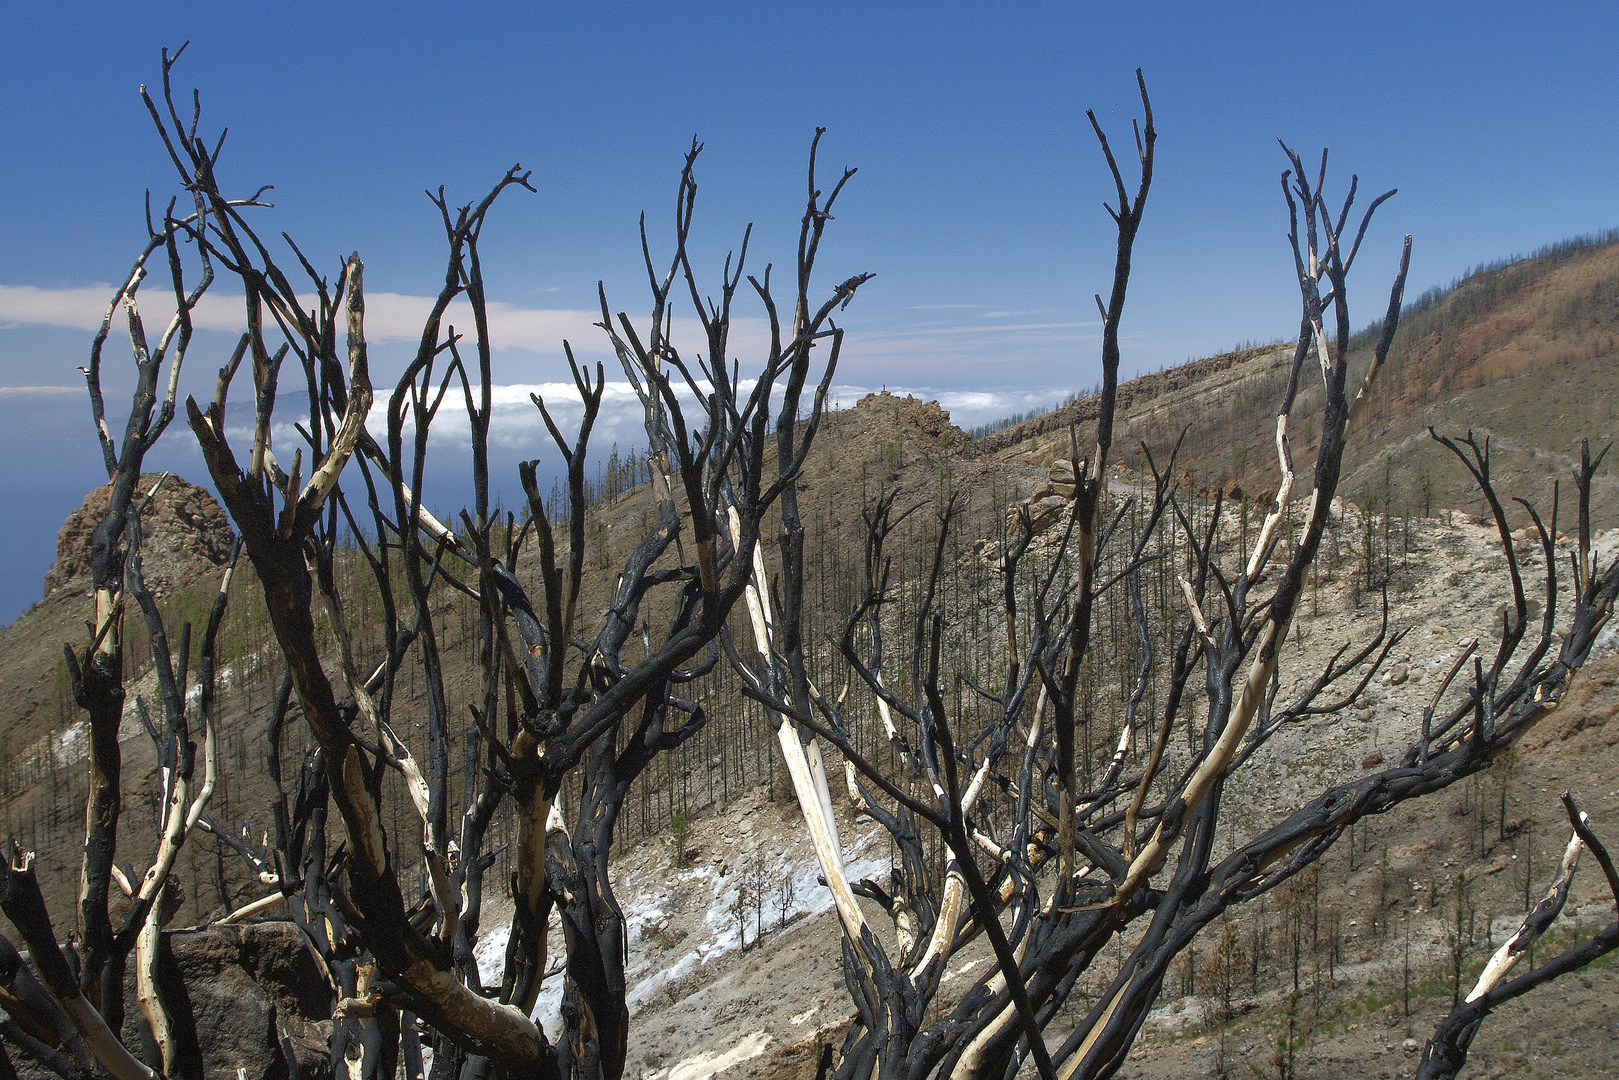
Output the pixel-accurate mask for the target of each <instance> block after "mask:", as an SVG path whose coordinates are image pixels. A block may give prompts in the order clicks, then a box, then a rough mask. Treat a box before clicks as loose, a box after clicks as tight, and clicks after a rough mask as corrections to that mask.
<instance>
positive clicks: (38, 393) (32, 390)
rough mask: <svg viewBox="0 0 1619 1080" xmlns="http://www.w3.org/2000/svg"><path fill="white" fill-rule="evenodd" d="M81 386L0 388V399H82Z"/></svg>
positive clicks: (82, 388)
mask: <svg viewBox="0 0 1619 1080" xmlns="http://www.w3.org/2000/svg"><path fill="white" fill-rule="evenodd" d="M84 396H85V388H84V387H82V386H0V398H13V399H22V398H65V397H84Z"/></svg>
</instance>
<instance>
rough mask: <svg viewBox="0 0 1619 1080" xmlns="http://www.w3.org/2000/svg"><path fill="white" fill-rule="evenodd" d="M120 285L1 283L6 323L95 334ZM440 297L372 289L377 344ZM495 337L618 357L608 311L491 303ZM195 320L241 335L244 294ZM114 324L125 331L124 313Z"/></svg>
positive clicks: (683, 322)
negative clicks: (605, 318) (602, 324)
mask: <svg viewBox="0 0 1619 1080" xmlns="http://www.w3.org/2000/svg"><path fill="white" fill-rule="evenodd" d="M154 284H155V283H154V282H153V281H149V282H148V284H147V285H146V287H145V288H143V289H142V290H140V292H139V293H138V306H139V308H140V311H141V315H142V319H143V321H144V322H145V324H146V334H147V338H148V340H155V339H156V337H157V335H158V334H159V333H160V332H161V327H162V326H164V325H166V324H167V322H168V320H169V319H170V318H171V317H172V316H173V314H174V297H173V295H172V294H170V293H168V292H166V291H164V290H162V289H160V288H155V287H154ZM113 292H114V287H113V286H112V285H109V284H105V283H96V284H92V285H83V286H76V287H73V288H60V289H54V288H40V287H38V286H35V285H0V327H15V326H57V327H63V328H66V329H71V330H84V331H92V332H93V331H94V330H96V329H97V328H98V327H99V326H100V325H101V320H102V318H103V317H104V315H105V314H106V310H107V303H108V301H110V300H111V299H112V296H113ZM434 299H435V298H434V297H430V296H411V295H409V294H406V293H395V292H368V293H366V297H365V328H366V338H367V340H368V341H372V342H384V341H398V342H415V341H418V340H419V339H420V338H421V334H422V326H423V324H424V323H425V321H426V319H427V316H428V313H429V312H431V311H432V308H433V303H434ZM299 300H300V303H302V304H303V305H304V306H305V307H308V308H312V307H314V305H315V297H314V295H313V294H310V295H308V296H301V297H300V298H299ZM487 314H488V319H489V339H490V344H491V346H492V347H493V348H494V349H496V350H501V351H504V350H507V349H524V350H527V351H530V352H537V353H560V352H561V351H562V342H563V341H564V340H566V341H568V342H569V344H570V345H572V346H573V349H574V352H575V353H576V354H584V355H589V356H611V355H612V346H611V344H610V343H609V341H608V339H607V335H606V334H605V333H603V332H602V330H601V329H600V328H599V327H597V326H596V323H597V322H598V321H600V319H601V312H600V311H594V310H583V309H574V308H533V307H521V306H519V305H516V304H511V303H507V302H504V301H498V300H497V301H491V302H490V303H489V306H488V311H487ZM191 320H192V324H193V325H194V326H196V327H197V328H199V329H203V330H217V331H221V332H223V333H240V332H241V331H242V330H243V329H244V328H245V327H246V325H247V316H246V311H245V310H244V307H243V303H242V300H241V299H240V297H239V296H235V295H229V294H227V293H225V292H223V291H217V292H212V293H209V294H208V295H206V296H204V297H203V298H202V300H201V302H200V303H198V305H197V307H196V308H195V309H194V310H193V312H192V316H191ZM443 322H444V326H445V327H446V328H448V327H451V326H453V327H455V328H456V330H457V331H458V332H460V333H462V334H464V335H468V336H470V334H471V332H472V328H473V320H472V306H471V305H470V304H468V303H467V302H466V301H465V300H457V301H455V302H454V303H452V304H451V305H450V307H449V309H448V310H447V311H446V312H445V315H444V320H443ZM114 324H115V327H116V328H117V329H118V330H119V332H120V333H121V332H122V329H123V326H124V320H123V318H122V316H119V317H118V318H116V319H115V320H114ZM767 330H768V324H767V323H766V321H765V320H764V319H759V318H739V319H733V320H732V328H731V341H732V343H733V344H734V345H735V346H736V347H737V348H739V349H745V350H750V351H757V350H758V349H759V346H761V345H762V343H763V342H764V340H765V334H766V332H767ZM671 332H672V335H673V339H674V341H675V343H676V345H677V346H679V347H680V348H681V349H682V351H683V352H690V353H692V354H696V353H704V352H706V351H707V349H706V347H705V345H706V342H705V341H704V338H703V334H702V328H701V324H699V323H698V321H697V320H696V319H695V318H677V319H676V320H675V321H674V326H673V328H672V331H671Z"/></svg>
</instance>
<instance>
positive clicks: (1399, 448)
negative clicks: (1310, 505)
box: [977, 236, 1619, 521]
mask: <svg viewBox="0 0 1619 1080" xmlns="http://www.w3.org/2000/svg"><path fill="white" fill-rule="evenodd" d="M1616 342H1619V241H1615V240H1614V238H1613V237H1611V236H1608V237H1603V238H1598V239H1597V240H1592V241H1576V242H1570V243H1566V244H1561V245H1555V246H1554V247H1553V248H1551V249H1548V250H1547V251H1545V252H1542V253H1539V254H1537V255H1536V256H1534V257H1531V258H1528V259H1523V260H1519V261H1516V262H1512V263H1509V264H1507V265H1503V266H1496V267H1491V268H1483V269H1480V270H1479V271H1477V272H1475V273H1473V274H1471V275H1469V276H1468V277H1466V278H1464V279H1462V280H1460V281H1458V282H1457V283H1456V284H1455V285H1454V286H1453V287H1452V288H1450V289H1449V290H1443V291H1441V290H1434V291H1432V292H1430V293H1428V294H1426V295H1424V296H1422V297H1419V298H1418V299H1417V300H1415V301H1413V302H1412V303H1410V304H1408V305H1407V307H1406V311H1405V314H1404V315H1403V317H1402V321H1401V325H1400V329H1399V331H1398V333H1397V334H1396V336H1395V340H1394V345H1393V348H1392V350H1391V351H1390V354H1389V359H1388V362H1387V364H1386V365H1385V368H1384V371H1383V372H1382V374H1381V375H1380V376H1379V379H1378V383H1377V388H1376V392H1375V393H1374V394H1373V395H1372V397H1371V399H1370V401H1369V403H1368V405H1367V407H1366V408H1365V410H1364V411H1363V412H1362V414H1361V415H1360V416H1359V417H1357V419H1356V424H1355V427H1354V428H1353V429H1352V431H1351V433H1350V438H1349V446H1348V450H1347V452H1346V454H1345V459H1344V466H1345V475H1344V480H1343V483H1342V485H1341V486H1340V491H1341V492H1343V494H1344V495H1345V497H1347V498H1349V499H1351V500H1353V501H1356V502H1366V501H1367V500H1368V499H1376V500H1379V505H1385V503H1384V502H1382V500H1386V505H1387V506H1388V507H1389V508H1390V509H1391V510H1392V511H1393V512H1394V513H1395V514H1396V515H1421V514H1424V513H1431V512H1432V511H1434V510H1436V509H1452V510H1466V511H1469V512H1473V513H1478V512H1480V511H1481V510H1482V509H1483V508H1482V506H1481V505H1480V504H1479V502H1478V500H1477V498H1476V495H1475V494H1474V487H1473V485H1472V480H1471V478H1470V477H1468V476H1467V474H1466V473H1465V472H1464V471H1463V470H1462V469H1461V468H1460V466H1458V465H1457V464H1456V463H1455V462H1454V460H1453V459H1452V458H1451V456H1450V454H1449V453H1448V452H1447V451H1445V450H1444V449H1443V448H1441V447H1439V446H1437V445H1436V444H1434V443H1433V441H1432V440H1431V439H1430V438H1429V436H1428V432H1427V429H1428V426H1429V425H1433V426H1435V427H1438V428H1441V429H1443V430H1445V431H1447V432H1450V433H1452V434H1460V433H1462V432H1465V431H1467V430H1469V429H1471V430H1472V431H1473V432H1474V433H1475V435H1476V436H1477V437H1478V438H1479V440H1480V441H1481V442H1482V441H1483V439H1484V438H1485V437H1486V436H1488V437H1490V439H1491V451H1492V466H1493V468H1494V475H1495V476H1496V477H1497V478H1498V479H1499V480H1500V481H1501V486H1502V487H1503V488H1504V489H1506V488H1510V489H1511V490H1512V491H1513V492H1514V493H1515V494H1519V495H1522V496H1524V497H1525V498H1529V499H1531V500H1532V501H1534V502H1535V503H1536V504H1537V505H1539V506H1540V507H1542V509H1543V510H1544V509H1546V508H1549V506H1550V504H1551V496H1552V490H1551V489H1552V482H1553V481H1554V480H1566V479H1567V477H1568V469H1569V467H1570V466H1571V465H1572V464H1573V463H1575V462H1577V461H1578V459H1579V453H1580V440H1581V439H1582V438H1588V439H1590V440H1591V444H1592V451H1593V453H1595V452H1597V451H1599V450H1600V449H1601V448H1602V447H1603V446H1604V445H1606V444H1607V443H1608V442H1609V441H1612V440H1613V439H1615V438H1616V437H1619V348H1616ZM1355 345H1356V346H1357V347H1356V348H1355V349H1354V350H1353V351H1352V357H1353V358H1354V359H1353V362H1352V373H1353V374H1352V379H1353V380H1354V381H1355V382H1356V383H1357V384H1358V379H1359V376H1360V373H1361V372H1363V371H1364V367H1365V364H1366V363H1367V361H1368V359H1369V355H1370V353H1369V349H1370V334H1369V333H1362V334H1359V335H1357V336H1356V341H1355ZM1292 356H1293V346H1292V344H1291V343H1289V344H1286V345H1278V346H1271V347H1266V348H1257V349H1246V350H1242V351H1239V352H1233V353H1225V354H1222V355H1220V356H1214V357H1209V358H1208V359H1205V360H1197V361H1193V362H1191V363H1188V364H1185V365H1182V366H1180V367H1177V368H1172V369H1169V370H1167V371H1162V372H1157V373H1155V374H1151V375H1145V376H1142V377H1140V378H1137V379H1133V380H1131V381H1129V382H1126V383H1123V384H1121V385H1120V387H1119V409H1120V414H1121V416H1122V418H1123V420H1122V423H1121V424H1120V428H1121V433H1120V434H1119V436H1117V437H1116V439H1115V445H1116V446H1117V447H1118V448H1119V455H1120V457H1121V459H1122V460H1124V461H1125V462H1127V463H1128V464H1130V465H1131V466H1132V467H1135V468H1140V467H1142V466H1143V465H1144V460H1143V459H1142V458H1141V455H1140V452H1139V443H1141V442H1145V443H1147V445H1148V446H1149V447H1150V448H1152V449H1153V451H1154V453H1155V454H1156V455H1157V456H1158V458H1159V459H1160V461H1161V460H1162V459H1163V457H1164V455H1165V453H1166V452H1167V449H1166V448H1167V447H1169V446H1171V445H1173V443H1174V442H1175V439H1176V438H1177V436H1178V435H1179V434H1180V432H1181V430H1182V428H1183V427H1185V429H1186V439H1185V444H1184V446H1183V449H1182V451H1181V457H1180V461H1179V468H1180V470H1181V472H1182V474H1183V475H1184V476H1186V477H1188V478H1190V479H1191V480H1192V482H1193V483H1194V484H1195V485H1196V486H1197V487H1199V488H1200V489H1205V490H1206V489H1210V488H1214V487H1219V488H1222V489H1223V490H1225V491H1226V492H1227V493H1228V494H1237V493H1244V492H1245V493H1247V494H1248V495H1250V496H1252V497H1259V496H1263V495H1265V494H1268V493H1269V492H1271V491H1273V490H1274V489H1275V485H1276V483H1277V480H1278V476H1279V474H1278V472H1277V469H1276V453H1275V450H1274V440H1275V411H1274V410H1275V403H1276V401H1277V400H1278V399H1279V397H1280V394H1281V391H1282V389H1283V388H1284V387H1285V385H1286V382H1287V374H1288V365H1289V363H1290V362H1291V360H1292ZM1309 363H1310V364H1312V365H1313V364H1314V358H1313V356H1312V357H1311V358H1310V360H1309ZM1307 371H1308V369H1307ZM1317 382H1319V380H1317ZM1318 399H1319V387H1318V386H1317V385H1315V384H1313V383H1312V382H1311V381H1310V380H1309V379H1308V378H1306V379H1305V380H1304V381H1303V383H1302V384H1301V390H1300V406H1299V411H1300V412H1303V413H1308V412H1309V410H1310V408H1311V407H1312V406H1314V405H1315V404H1316V403H1317V401H1318ZM1095 410H1096V402H1095V399H1094V398H1081V399H1080V400H1078V401H1076V402H1073V403H1071V404H1069V405H1067V406H1065V407H1063V408H1061V409H1058V410H1056V411H1054V412H1052V413H1050V414H1048V415H1046V416H1042V417H1037V418H1034V419H1032V420H1028V421H1025V422H1024V423H1022V424H1018V425H1015V426H1013V427H1009V428H1006V429H1003V430H1002V431H999V432H996V433H995V434H993V435H990V436H988V437H986V438H984V439H981V440H979V441H978V444H977V449H979V450H980V451H981V452H982V453H984V454H986V455H989V456H993V457H995V458H997V459H1000V460H1016V459H1017V457H1018V454H1019V451H1020V449H1021V448H1026V447H1028V446H1031V445H1032V446H1036V447H1044V448H1047V449H1050V450H1058V449H1059V448H1058V447H1057V444H1058V443H1061V444H1062V445H1061V447H1060V452H1061V453H1062V454H1063V455H1064V456H1066V454H1067V449H1066V446H1067V430H1068V426H1069V425H1070V424H1077V425H1078V426H1079V428H1080V429H1081V430H1082V431H1084V430H1086V429H1087V425H1089V424H1091V423H1093V422H1094V417H1095ZM1313 435H1314V430H1313V428H1312V427H1311V426H1310V424H1309V423H1308V421H1306V423H1305V424H1304V425H1303V428H1302V430H1300V429H1298V428H1295V430H1294V432H1293V450H1294V457H1295V460H1303V459H1306V458H1307V456H1308V454H1309V453H1311V452H1313V449H1314V443H1313V441H1312V437H1313ZM1085 445H1086V442H1085V440H1084V439H1083V438H1082V439H1081V442H1080V446H1081V450H1082V451H1083V449H1084V447H1085ZM1024 452H1027V451H1026V450H1025V451H1024ZM1566 487H1567V485H1566V484H1565V490H1566ZM1514 512H1515V513H1517V512H1518V511H1517V510H1516V508H1514ZM1593 513H1594V514H1595V515H1597V516H1598V517H1600V518H1601V519H1603V520H1609V521H1612V520H1615V519H1616V516H1619V481H1616V480H1615V473H1614V471H1613V469H1612V467H1609V468H1606V469H1605V470H1604V471H1603V472H1602V473H1601V474H1600V475H1599V479H1598V481H1597V485H1596V490H1595V491H1594V492H1593Z"/></svg>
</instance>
